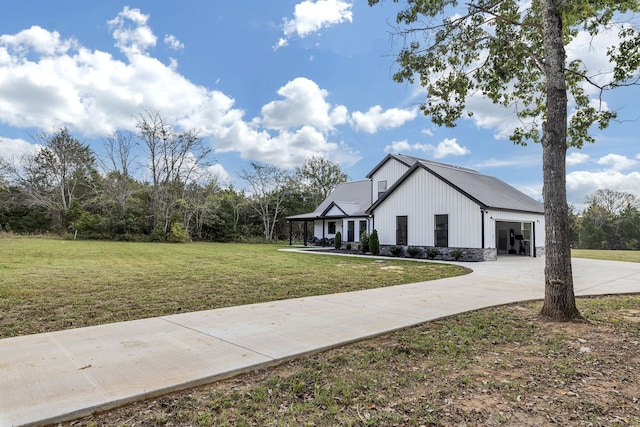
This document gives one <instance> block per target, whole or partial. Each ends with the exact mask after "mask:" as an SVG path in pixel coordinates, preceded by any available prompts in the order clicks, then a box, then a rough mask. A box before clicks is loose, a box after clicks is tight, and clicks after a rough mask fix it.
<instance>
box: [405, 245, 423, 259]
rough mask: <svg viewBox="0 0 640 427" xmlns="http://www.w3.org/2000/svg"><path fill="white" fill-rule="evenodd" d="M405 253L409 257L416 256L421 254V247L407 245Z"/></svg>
mask: <svg viewBox="0 0 640 427" xmlns="http://www.w3.org/2000/svg"><path fill="white" fill-rule="evenodd" d="M407 254H408V255H409V256H410V257H411V258H417V257H419V256H420V255H421V254H422V249H420V248H417V247H415V246H409V248H408V249H407Z"/></svg>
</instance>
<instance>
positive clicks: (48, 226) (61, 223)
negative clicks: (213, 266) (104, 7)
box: [0, 111, 348, 242]
mask: <svg viewBox="0 0 640 427" xmlns="http://www.w3.org/2000/svg"><path fill="white" fill-rule="evenodd" d="M34 139H35V142H36V144H37V146H39V149H38V150H36V151H35V152H33V153H30V154H27V155H25V156H23V157H22V158H20V159H14V161H13V162H6V163H4V164H2V165H0V231H4V232H11V233H18V234H31V235H32V234H47V233H55V234H57V235H63V236H64V235H66V236H73V237H75V238H82V239H109V240H132V241H157V242H184V241H216V242H230V241H274V240H284V239H287V240H288V238H289V227H288V225H287V224H286V219H285V217H286V216H287V215H293V214H298V213H304V212H310V211H313V210H314V209H315V207H316V206H317V205H318V204H319V203H320V202H321V201H322V200H323V199H324V198H325V197H326V196H327V195H328V194H329V192H331V191H332V190H333V189H334V188H335V187H336V186H337V185H338V184H340V183H341V182H344V181H346V180H347V179H348V176H347V175H346V174H345V173H344V172H342V171H341V170H340V168H339V166H338V165H337V164H335V163H332V162H330V161H328V160H326V159H324V158H322V157H310V158H308V159H307V161H306V162H305V163H304V164H303V165H301V166H300V167H298V168H296V169H295V170H293V171H291V170H284V169H280V168H277V167H275V166H271V165H266V164H262V163H255V162H254V163H251V167H250V168H249V169H247V170H243V171H242V172H241V173H240V176H239V178H240V179H241V180H242V181H243V183H244V184H246V188H247V190H238V189H235V188H233V186H231V185H227V184H225V183H221V182H219V180H218V179H217V177H216V176H215V175H213V174H211V173H210V172H209V171H210V166H211V165H212V163H213V157H212V152H211V149H210V148H209V146H208V144H207V143H205V141H204V140H203V139H202V138H200V137H199V135H198V132H196V131H193V130H187V131H177V130H176V129H175V128H174V127H173V126H172V125H170V124H168V123H167V122H166V120H165V119H164V118H163V117H162V116H160V115H159V114H158V113H157V112H154V111H146V112H145V113H144V114H141V115H140V116H139V117H138V118H137V132H116V133H114V134H113V135H112V136H110V137H109V138H106V139H105V140H104V151H105V153H106V155H104V156H103V158H99V157H97V155H96V153H94V152H93V151H92V150H91V148H90V147H89V145H87V144H83V143H82V142H80V141H79V140H78V139H77V138H75V137H74V136H73V135H71V133H70V132H69V130H68V129H67V128H62V129H59V130H57V131H56V132H54V133H51V134H38V135H36V136H35V137H34ZM294 225H295V232H296V237H297V238H298V239H300V238H301V236H302V225H301V224H299V223H296V224H294Z"/></svg>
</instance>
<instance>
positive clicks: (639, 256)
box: [571, 249, 640, 262]
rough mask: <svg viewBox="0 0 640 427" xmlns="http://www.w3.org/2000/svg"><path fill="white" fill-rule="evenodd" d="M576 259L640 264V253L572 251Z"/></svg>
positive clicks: (590, 250)
mask: <svg viewBox="0 0 640 427" xmlns="http://www.w3.org/2000/svg"><path fill="white" fill-rule="evenodd" d="M571 256H573V257H576V258H589V259H605V260H609V261H627V262H640V251H604V250H596V249H572V250H571Z"/></svg>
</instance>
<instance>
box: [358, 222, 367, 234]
mask: <svg viewBox="0 0 640 427" xmlns="http://www.w3.org/2000/svg"><path fill="white" fill-rule="evenodd" d="M365 231H367V221H364V220H363V221H360V229H359V230H358V236H362V233H364V232H365Z"/></svg>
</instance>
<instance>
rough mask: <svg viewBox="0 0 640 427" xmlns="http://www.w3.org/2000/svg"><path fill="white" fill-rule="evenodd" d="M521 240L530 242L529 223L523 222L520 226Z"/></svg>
mask: <svg viewBox="0 0 640 427" xmlns="http://www.w3.org/2000/svg"><path fill="white" fill-rule="evenodd" d="M522 238H523V239H524V240H531V223H530V222H525V223H523V224H522Z"/></svg>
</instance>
